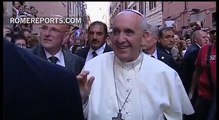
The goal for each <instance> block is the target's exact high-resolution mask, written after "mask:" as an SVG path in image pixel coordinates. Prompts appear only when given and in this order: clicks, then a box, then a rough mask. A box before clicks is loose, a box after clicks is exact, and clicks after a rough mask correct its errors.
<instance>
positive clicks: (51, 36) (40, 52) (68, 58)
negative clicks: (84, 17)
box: [30, 16, 84, 74]
mask: <svg viewBox="0 0 219 120" xmlns="http://www.w3.org/2000/svg"><path fill="white" fill-rule="evenodd" d="M54 17H60V16H54ZM69 30H70V26H69V25H68V24H44V25H42V27H41V40H40V44H39V45H37V46H35V47H34V48H32V49H31V50H30V52H31V53H33V54H35V55H37V56H39V57H41V58H43V59H45V60H48V61H50V62H54V63H56V64H58V65H61V66H63V67H66V68H68V69H70V70H72V72H74V73H76V74H79V73H80V72H81V70H82V68H83V66H84V59H83V58H81V57H79V56H77V55H74V54H72V53H71V52H69V51H66V50H63V49H62V43H63V40H64V38H65V37H67V36H68V34H69Z"/></svg>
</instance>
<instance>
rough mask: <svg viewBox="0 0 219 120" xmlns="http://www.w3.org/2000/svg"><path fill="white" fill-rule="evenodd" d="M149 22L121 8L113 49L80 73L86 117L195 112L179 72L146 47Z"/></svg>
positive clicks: (139, 118) (113, 119) (152, 119)
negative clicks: (146, 51) (151, 53)
mask: <svg viewBox="0 0 219 120" xmlns="http://www.w3.org/2000/svg"><path fill="white" fill-rule="evenodd" d="M146 24H147V22H146V20H145V17H144V16H143V15H142V14H141V13H140V12H138V11H135V10H130V9H128V10H124V11H122V12H120V13H118V14H117V15H116V16H115V18H114V20H113V23H112V29H113V31H112V39H111V42H112V48H113V50H114V51H113V52H108V53H104V54H102V55H99V56H97V57H95V58H94V59H92V60H90V61H89V62H87V63H86V64H85V66H84V68H83V72H81V73H80V74H79V75H78V76H77V79H78V81H79V85H80V92H81V96H82V101H83V105H84V106H83V107H84V115H85V116H86V118H87V120H164V116H165V117H166V119H167V120H182V118H183V114H192V113H194V110H193V108H192V105H191V103H190V100H189V98H188V96H187V94H186V92H185V89H184V87H183V85H182V82H181V80H180V77H179V76H178V74H177V73H176V71H175V70H173V69H172V68H170V67H169V66H167V65H166V64H165V63H163V62H161V61H159V60H157V59H154V58H152V57H150V56H148V55H146V54H144V53H143V52H142V50H141V41H142V40H143V39H144V38H145V37H147V36H146V34H145V29H144V28H145V25H146Z"/></svg>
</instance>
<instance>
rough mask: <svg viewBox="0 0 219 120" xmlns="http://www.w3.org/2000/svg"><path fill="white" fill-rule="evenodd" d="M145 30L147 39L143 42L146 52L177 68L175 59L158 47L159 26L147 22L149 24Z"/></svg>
mask: <svg viewBox="0 0 219 120" xmlns="http://www.w3.org/2000/svg"><path fill="white" fill-rule="evenodd" d="M145 30H147V32H146V35H145V39H144V40H143V41H142V43H141V44H142V49H143V51H144V53H146V54H147V55H150V56H151V57H154V58H156V59H158V60H160V61H162V62H164V63H166V64H167V65H168V66H170V67H171V68H173V69H175V67H176V66H175V61H174V59H173V58H172V57H171V56H169V55H167V54H166V53H164V52H163V51H162V50H160V49H158V48H157V46H156V45H157V40H158V32H159V29H158V27H157V26H153V25H150V24H147V26H145Z"/></svg>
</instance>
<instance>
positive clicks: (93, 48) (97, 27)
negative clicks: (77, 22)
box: [76, 21, 112, 62]
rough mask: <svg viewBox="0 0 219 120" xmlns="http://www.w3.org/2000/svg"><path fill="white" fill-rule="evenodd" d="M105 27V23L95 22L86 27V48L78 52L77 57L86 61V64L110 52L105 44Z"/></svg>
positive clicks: (109, 48)
mask: <svg viewBox="0 0 219 120" xmlns="http://www.w3.org/2000/svg"><path fill="white" fill-rule="evenodd" d="M107 33H108V32H107V26H106V24H105V23H103V22H100V21H95V22H93V23H91V24H90V26H89V27H88V44H89V46H88V47H85V48H82V49H80V50H78V52H77V53H76V54H77V55H78V56H80V57H83V58H84V59H86V62H87V61H88V60H90V59H92V58H94V57H96V56H97V55H100V54H102V53H105V52H109V51H112V48H111V47H110V46H108V45H107V44H106V39H107V37H108V34H107Z"/></svg>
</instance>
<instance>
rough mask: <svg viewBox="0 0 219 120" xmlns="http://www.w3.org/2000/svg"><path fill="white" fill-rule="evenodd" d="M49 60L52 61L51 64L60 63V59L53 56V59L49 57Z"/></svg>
mask: <svg viewBox="0 0 219 120" xmlns="http://www.w3.org/2000/svg"><path fill="white" fill-rule="evenodd" d="M49 59H50V61H51V63H54V64H56V63H57V61H58V58H57V57H55V56H51V57H49Z"/></svg>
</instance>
